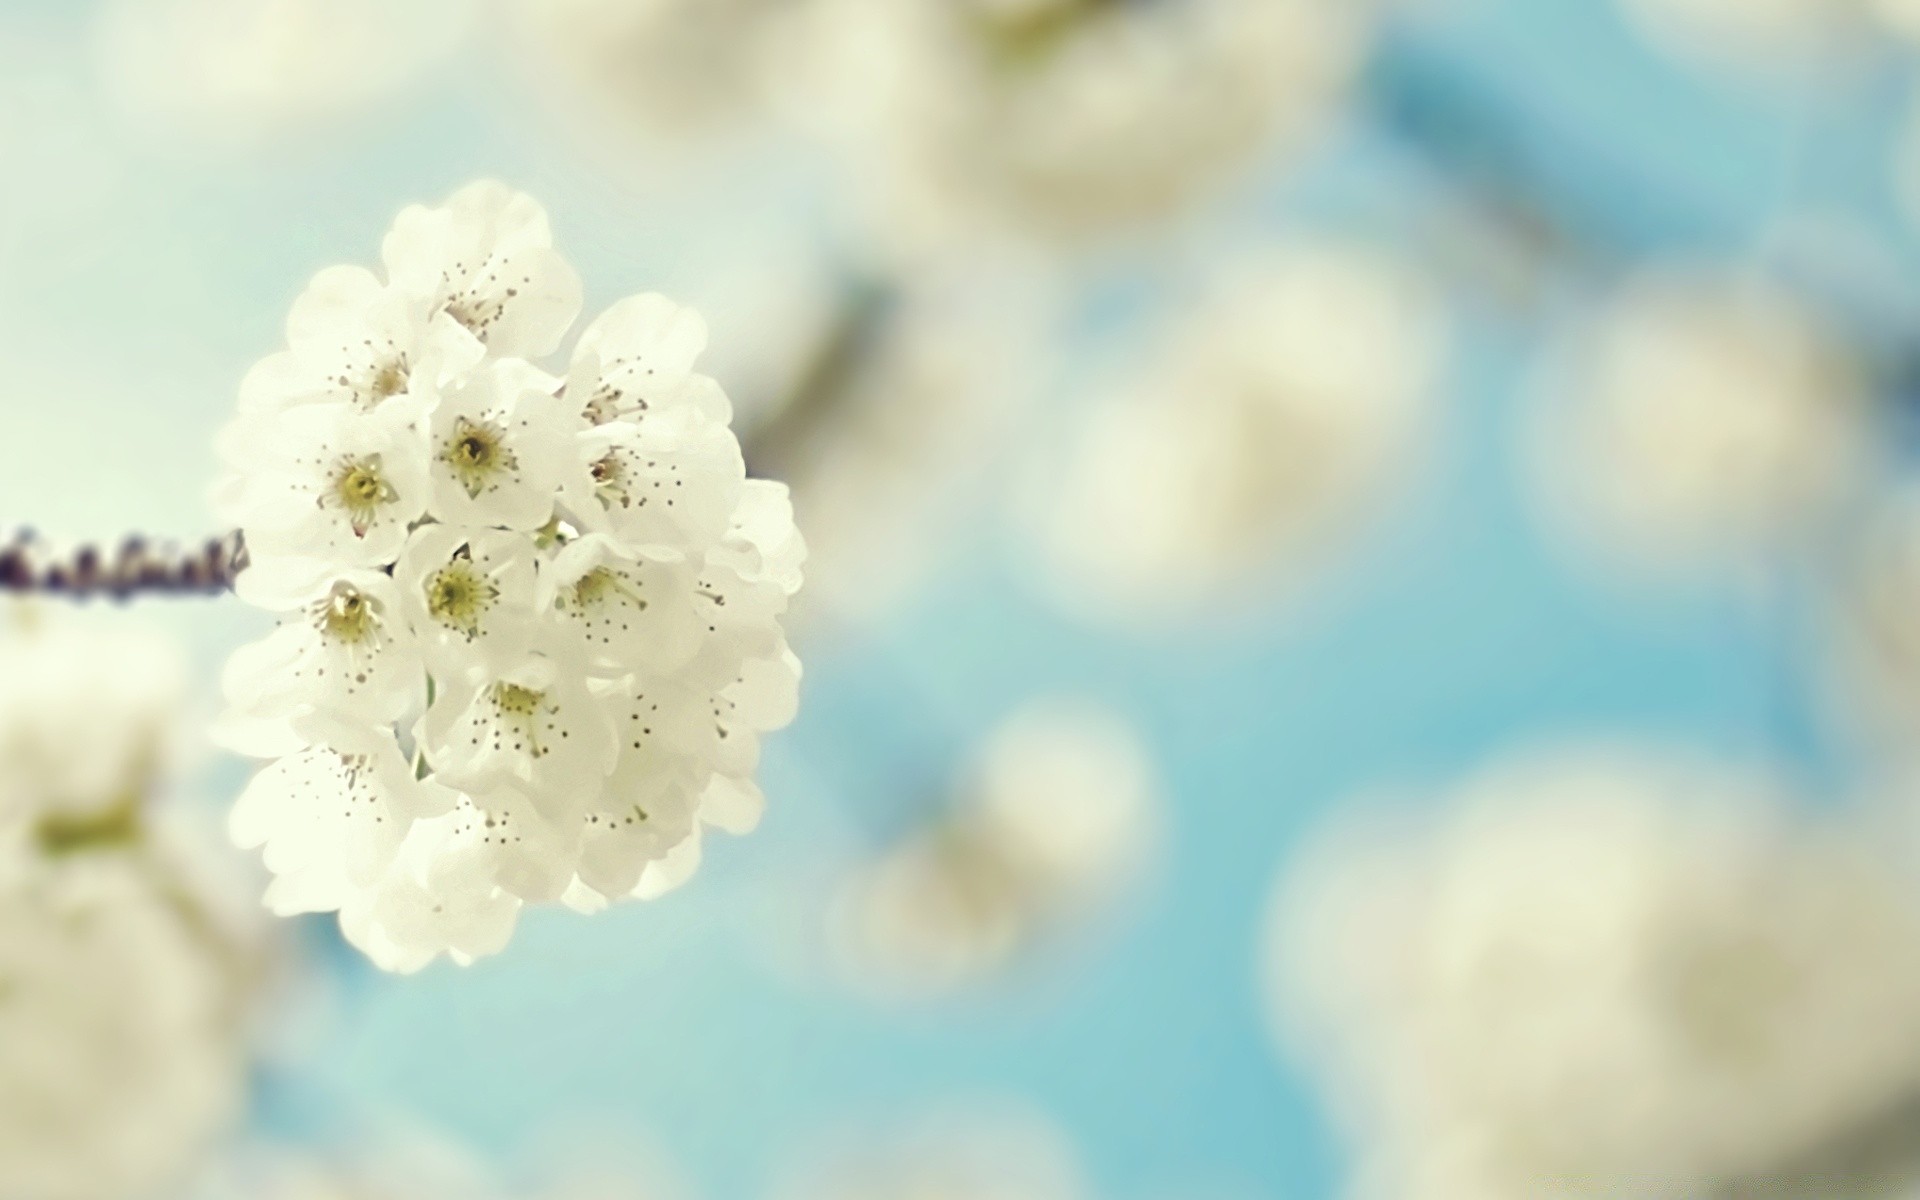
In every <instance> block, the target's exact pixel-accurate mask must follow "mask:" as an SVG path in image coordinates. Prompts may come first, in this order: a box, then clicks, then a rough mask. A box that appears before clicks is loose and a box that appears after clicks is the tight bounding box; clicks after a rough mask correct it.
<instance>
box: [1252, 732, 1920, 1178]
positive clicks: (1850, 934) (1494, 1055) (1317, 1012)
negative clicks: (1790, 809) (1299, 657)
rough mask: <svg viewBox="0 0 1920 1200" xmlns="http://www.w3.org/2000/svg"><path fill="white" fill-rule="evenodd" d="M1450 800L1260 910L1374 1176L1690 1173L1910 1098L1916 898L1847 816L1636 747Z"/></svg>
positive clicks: (1879, 1115)
mask: <svg viewBox="0 0 1920 1200" xmlns="http://www.w3.org/2000/svg"><path fill="white" fill-rule="evenodd" d="M1459 801H1460V802H1459V806H1458V810H1457V811H1456V812H1455V813H1454V814H1453V815H1451V816H1449V817H1448V818H1447V819H1446V820H1445V823H1444V824H1441V825H1440V826H1439V827H1438V828H1436V829H1432V830H1429V831H1427V832H1426V833H1425V834H1424V836H1421V835H1419V834H1418V832H1417V831H1418V829H1419V827H1418V826H1414V827H1413V829H1399V830H1398V831H1397V832H1395V827H1393V826H1388V827H1386V828H1385V829H1384V830H1373V831H1371V832H1370V831H1368V830H1367V829H1366V828H1365V827H1360V828H1349V829H1348V830H1347V831H1346V832H1344V833H1343V834H1341V835H1340V836H1338V837H1334V838H1330V839H1328V840H1327V841H1326V842H1325V844H1324V848H1323V849H1322V850H1320V851H1319V852H1318V853H1316V854H1313V855H1311V856H1310V857H1309V858H1308V859H1307V860H1306V861H1305V862H1303V863H1301V864H1297V865H1296V866H1295V867H1294V868H1293V869H1292V870H1291V871H1290V873H1289V878H1287V879H1285V880H1283V884H1284V885H1285V886H1284V887H1283V889H1282V892H1281V903H1280V905H1279V907H1278V908H1277V909H1276V918H1277V919H1276V922H1275V925H1274V933H1275V940H1274V942H1273V943H1272V947H1273V950H1274V959H1273V960H1272V966H1273V968H1274V974H1273V978H1274V981H1275V983H1276V985H1277V988H1278V991H1277V997H1278V998H1279V999H1280V1001H1281V1007H1282V1009H1283V1012H1284V1013H1285V1015H1286V1017H1287V1023H1286V1025H1285V1028H1286V1029H1287V1031H1288V1032H1289V1034H1291V1035H1293V1036H1294V1037H1296V1038H1297V1039H1298V1041H1297V1044H1298V1045H1299V1047H1300V1048H1301V1050H1302V1051H1303V1052H1304V1053H1307V1054H1309V1055H1311V1056H1312V1057H1313V1059H1314V1061H1315V1062H1316V1064H1317V1065H1319V1066H1320V1067H1321V1068H1322V1069H1323V1070H1324V1072H1325V1073H1326V1075H1327V1082H1328V1084H1329V1087H1330V1090H1331V1091H1332V1092H1333V1093H1334V1094H1335V1095H1336V1096H1338V1097H1339V1098H1340V1099H1341V1100H1343V1101H1345V1102H1347V1105H1348V1109H1347V1111H1346V1113H1345V1115H1347V1116H1348V1117H1349V1118H1350V1120H1351V1121H1352V1122H1353V1124H1354V1130H1353V1131H1354V1133H1355V1134H1356V1135H1357V1136H1358V1137H1359V1138H1360V1139H1361V1157H1362V1166H1363V1181H1364V1182H1368V1183H1371V1184H1372V1185H1375V1186H1377V1187H1379V1188H1380V1189H1381V1194H1407V1193H1408V1192H1409V1191H1412V1192H1419V1193H1422V1194H1443V1195H1444V1194H1457V1195H1462V1196H1466V1195H1472V1196H1481V1197H1502V1196H1513V1197H1523V1196H1524V1197H1532V1196H1540V1195H1559V1194H1568V1193H1569V1192H1572V1193H1575V1194H1582V1195H1586V1194H1591V1195H1609V1196H1611V1195H1658V1196H1666V1195H1694V1194H1701V1192H1703V1191H1712V1190H1713V1189H1716V1188H1723V1187H1726V1186H1728V1185H1730V1184H1732V1183H1734V1182H1737V1181H1740V1180H1744V1179H1747V1178H1750V1177H1758V1176H1767V1175H1771V1174H1775V1173H1778V1172H1781V1171H1783V1170H1787V1169H1790V1168H1792V1167H1793V1166H1794V1165H1795V1164H1796V1163H1798V1162H1799V1161H1801V1160H1802V1159H1804V1158H1805V1157H1807V1156H1809V1155H1816V1154H1818V1153H1820V1152H1822V1151H1824V1150H1826V1149H1829V1148H1831V1147H1833V1146H1834V1145H1835V1144H1836V1143H1839V1142H1844V1141H1846V1140H1847V1139H1849V1138H1851V1137H1852V1136H1854V1135H1855V1134H1857V1133H1859V1132H1861V1131H1863V1130H1864V1129H1866V1128H1869V1127H1871V1126H1873V1125H1874V1124H1876V1123H1877V1122H1878V1121H1880V1120H1881V1119H1883V1118H1886V1117H1887V1116H1889V1115H1891V1114H1892V1113H1893V1112H1894V1111H1895V1110H1896V1108H1897V1107H1898V1106H1899V1105H1901V1104H1904V1103H1906V1102H1908V1101H1910V1099H1911V1096H1912V1094H1913V1090H1914V1088H1915V1086H1916V1085H1917V1084H1920V1031H1916V1029H1915V1026H1914V1024H1913V1022H1912V1020H1911V1019H1910V1015H1911V1013H1912V1011H1913V1008H1914V1005H1915V1004H1916V1002H1920V908H1916V906H1915V901H1914V899H1913V897H1912V896H1911V895H1910V889H1909V886H1908V884H1907V882H1906V880H1905V879H1903V878H1902V877H1901V876H1900V874H1899V873H1898V871H1897V870H1896V869H1895V868H1894V865H1893V863H1892V862H1891V860H1890V859H1889V858H1886V857H1883V856H1882V855H1881V853H1880V852H1879V850H1878V848H1877V847H1875V846H1873V845H1871V844H1869V842H1868V841H1867V839H1865V838H1864V837H1862V836H1860V835H1859V831H1848V830H1846V829H1844V828H1841V827H1839V826H1838V825H1837V823H1819V822H1814V821H1810V820H1805V821H1803V820H1796V819H1794V818H1791V817H1789V816H1788V815H1787V814H1786V813H1785V811H1784V810H1783V809H1781V808H1780V807H1778V806H1776V804H1775V803H1774V792H1773V789H1772V788H1771V787H1770V786H1769V785H1768V784H1767V783H1766V782H1765V780H1764V779H1762V778H1761V777H1758V776H1753V775H1748V774H1744V773H1740V772H1737V771H1734V770H1731V769H1728V768H1717V767H1713V766H1710V765H1705V764H1700V763H1696V762H1691V761H1688V760H1685V759H1680V758H1675V757H1671V756H1664V755H1660V754H1657V753H1649V752H1645V751H1640V752H1634V753H1620V752H1617V751H1615V752H1608V751H1605V750H1601V749H1589V750H1583V751H1563V752H1559V753H1556V754H1550V755H1545V756H1536V757H1533V758H1529V759H1523V760H1521V761H1518V762H1514V763H1510V764H1506V765H1503V766H1501V767H1499V768H1497V769H1494V770H1491V771H1489V772H1487V773H1486V774H1484V775H1482V776H1481V777H1479V778H1477V779H1475V780H1474V781H1473V782H1472V783H1470V784H1469V785H1468V787H1467V788H1466V789H1465V790H1464V793H1463V794H1462V795H1461V796H1460V798H1459ZM1363 1191H1364V1189H1363Z"/></svg>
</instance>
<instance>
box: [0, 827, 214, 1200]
mask: <svg viewBox="0 0 1920 1200" xmlns="http://www.w3.org/2000/svg"><path fill="white" fill-rule="evenodd" d="M235 966H236V962H235V959H234V958H233V954H232V946H231V944H229V943H228V942H226V941H225V940H224V937H223V934H221V933H220V931H218V930H217V929H216V928H215V927H213V926H212V925H210V924H209V923H208V918H207V915H206V913H205V912H203V911H201V910H199V909H197V908H196V907H195V905H194V902H193V901H192V899H191V898H190V894H189V893H188V892H186V891H185V890H183V889H181V888H180V887H178V886H177V885H174V884H171V883H168V882H166V881H164V880H162V879H159V878H157V877H156V872H155V871H154V870H153V869H152V866H151V864H149V863H148V862H146V861H145V860H143V859H142V858H141V857H140V856H137V855H135V854H132V853H130V852H126V851H122V850H103V851H94V852H87V853H76V854H73V855H71V856H68V857H66V858H63V859H61V860H59V861H51V862H50V861H46V860H32V861H28V862H24V863H23V862H20V861H10V862H8V864H7V865H6V868H5V870H4V871H0V979H4V980H5V985H6V986H5V989H4V992H3V993H0V1194H4V1195H7V1196H20V1197H33V1198H34V1200H143V1198H146V1197H150V1196H154V1195H157V1194H160V1193H161V1192H162V1191H163V1189H164V1188H165V1187H166V1186H167V1185H169V1184H171V1183H173V1182H176V1181H178V1180H179V1179H181V1178H183V1177H184V1176H185V1175H186V1174H187V1173H188V1172H189V1171H191V1170H192V1169H193V1168H194V1166H195V1165H196V1163H197V1160H198V1159H199V1157H200V1155H202V1154H203V1153H205V1152H206V1151H207V1149H208V1148H209V1147H210V1145H211V1144H212V1143H213V1141H214V1140H215V1139H216V1138H217V1136H218V1135H219V1134H220V1133H221V1132H223V1130H224V1129H225V1127H226V1126H227V1124H228V1123H229V1122H231V1121H232V1120H234V1119H235V1118H236V1117H237V1115H238V1113H239V1110H240V1107H241V1103H242V1098H243V1086H244V1081H245V1056H244V1048H245V1038H244V1036H243V1034H242V1031H241V1021H242V1018H243V1015H244V1014H243V1012H242V1011H241V996H242V992H241V988H240V986H239V984H240V979H239V977H238V976H237V974H236V971H235Z"/></svg>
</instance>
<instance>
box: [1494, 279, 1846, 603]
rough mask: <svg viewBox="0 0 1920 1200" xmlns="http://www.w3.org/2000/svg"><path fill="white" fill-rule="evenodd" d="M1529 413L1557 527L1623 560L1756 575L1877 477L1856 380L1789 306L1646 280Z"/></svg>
mask: <svg viewBox="0 0 1920 1200" xmlns="http://www.w3.org/2000/svg"><path fill="white" fill-rule="evenodd" d="M1543 390H1544V393H1545V394H1543V395H1542V396H1540V397H1539V398H1538V400H1539V403H1538V405H1537V407H1536V408H1535V410H1534V411H1533V412H1532V413H1531V414H1530V419H1531V420H1532V421H1533V425H1532V428H1531V429H1530V431H1529V432H1530V439H1529V440H1530V443H1531V445H1530V453H1531V456H1532V468H1533V473H1534V476H1535V479H1536V482H1537V485H1538V490H1539V492H1540V495H1541V497H1542V500H1543V502H1544V504H1545V509H1546V514H1547V516H1548V518H1549V519H1550V520H1552V521H1555V522H1557V523H1558V524H1559V525H1560V526H1561V527H1562V528H1563V529H1564V530H1565V531H1566V532H1567V533H1568V534H1569V536H1570V537H1571V539H1572V541H1573V544H1575V545H1576V546H1579V547H1581V548H1583V549H1586V550H1595V549H1597V550H1599V551H1600V552H1601V553H1602V554H1603V555H1606V556H1611V557H1613V558H1616V559H1619V560H1620V561H1622V562H1625V563H1629V564H1635V565H1648V566H1657V567H1661V568H1666V569H1673V568H1682V569H1698V568H1701V567H1707V566H1727V565H1732V564H1739V563H1743V562H1746V561H1750V560H1752V559H1753V558H1755V557H1757V556H1759V555H1762V554H1764V553H1766V552H1768V551H1777V550H1779V549H1782V548H1784V547H1785V546H1787V545H1790V544H1791V543H1792V542H1793V541H1794V540H1795V539H1796V538H1798V537H1802V536H1804V535H1806V534H1808V533H1809V532H1811V531H1814V530H1817V529H1818V528H1819V525H1820V523H1821V521H1822V520H1823V518H1827V517H1830V516H1831V515H1832V514H1833V513H1834V512H1835V510H1836V508H1837V507H1838V506H1839V505H1841V504H1842V503H1843V502H1844V501H1845V500H1847V499H1848V498H1849V497H1850V496H1851V495H1852V494H1853V493H1854V492H1856V491H1857V490H1858V489H1859V481H1860V479H1861V478H1862V477H1863V475H1864V474H1865V468H1866V467H1867V466H1868V465H1869V463H1870V462H1871V456H1870V441H1869V428H1868V419H1869V416H1870V413H1869V410H1868V396H1867V393H1866V389H1865V380H1864V378H1863V369H1862V367H1861V365H1860V364H1859V363H1858V362H1857V361H1856V360H1855V359H1854V358H1853V356H1852V355H1851V353H1850V351H1849V348H1848V347H1847V346H1846V345H1845V344H1844V343H1843V342H1841V341H1840V340H1839V339H1838V338H1837V337H1836V336H1835V335H1834V334H1833V333H1832V332H1831V331H1830V330H1828V329H1827V328H1826V327H1825V326H1824V325H1823V324H1822V322H1821V321H1820V320H1819V318H1818V317H1817V316H1816V315H1815V314H1813V313H1812V312H1809V311H1808V310H1807V309H1806V308H1805V307H1804V306H1803V305H1801V304H1800V303H1799V302H1798V301H1797V300H1795V298H1794V297H1792V296H1791V295H1789V294H1786V293H1784V292H1782V291H1779V290H1777V289H1774V288H1771V287H1769V286H1767V285H1765V284H1762V283H1759V282H1756V281H1752V280H1749V279H1745V278H1742V277H1737V276H1727V275H1722V274H1718V273H1714V272H1711V271H1705V270H1699V269H1686V268H1677V267H1664V268H1649V269H1648V270H1647V271H1645V272H1644V273H1643V274H1641V275H1639V276H1637V277H1634V278H1632V279H1630V280H1629V281H1628V282H1627V283H1626V284H1625V285H1623V286H1622V287H1621V288H1620V289H1619V291H1618V292H1617V293H1615V294H1614V295H1612V296H1610V297H1608V298H1607V300H1606V301H1605V303H1604V304H1603V305H1602V306H1601V307H1600V308H1599V310H1598V311H1597V312H1595V313H1594V314H1593V315H1592V317H1591V319H1590V320H1589V321H1587V322H1586V323H1585V324H1584V325H1583V326H1581V327H1580V328H1578V329H1576V330H1575V331H1573V333H1572V334H1571V335H1570V336H1569V337H1568V338H1567V339H1566V344H1565V345H1563V346H1562V347H1560V348H1559V350H1558V351H1557V355H1556V357H1555V358H1554V359H1553V360H1552V361H1551V363H1550V364H1549V366H1548V369H1547V375H1546V382H1545V387H1544V389H1543Z"/></svg>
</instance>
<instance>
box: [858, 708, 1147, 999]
mask: <svg viewBox="0 0 1920 1200" xmlns="http://www.w3.org/2000/svg"><path fill="white" fill-rule="evenodd" d="M1156 824H1157V813H1156V804H1155V798H1154V783H1153V770H1152V767H1151V764H1150V763H1149V762H1148V760H1147V758H1146V754H1145V751H1144V750H1143V749H1142V747H1141V746H1140V745H1139V743H1138V741H1137V739H1136V738H1135V736H1134V735H1133V733H1132V732H1131V731H1130V730H1129V729H1128V728H1127V726H1126V725H1125V724H1124V723H1122V722H1121V721H1120V720H1119V719H1118V718H1117V717H1115V716H1113V715H1112V714H1110V713H1108V712H1105V711H1104V710H1102V709H1100V708H1098V707H1095V706H1091V705H1088V704H1085V703H1069V702H1063V701H1051V702H1035V703H1033V704H1030V705H1029V706H1027V707H1025V708H1023V709H1021V710H1019V711H1017V712H1015V713H1014V714H1013V715H1011V716H1009V717H1008V718H1007V719H1006V720H1005V721H1004V722H1003V723H1002V724H1001V725H1000V726H999V728H997V729H996V730H994V732H993V734H992V736H991V737H990V738H989V740H988V742H987V744H986V745H985V746H984V747H983V748H982V750H981V752H980V754H979V756H978V759H977V761H976V762H975V763H974V764H973V768H972V770H971V772H970V773H969V775H968V776H967V777H966V778H965V779H963V780H962V781H961V784H960V792H959V796H958V803H956V804H955V805H954V806H953V807H952V808H951V810H950V811H948V812H946V813H945V814H943V816H942V817H941V818H940V819H939V820H938V821H937V822H935V823H933V824H932V825H930V826H929V827H928V828H927V829H925V830H923V831H921V832H920V833H918V834H916V835H914V836H912V837H910V838H908V839H906V840H905V841H903V842H902V843H900V844H899V845H896V846H893V847H890V848H888V849H887V850H885V851H883V852H882V853H881V854H880V855H879V856H877V857H876V858H875V859H874V860H873V861H872V862H871V863H869V864H866V865H865V866H863V867H862V868H860V869H859V870H858V871H856V873H855V874H854V876H853V878H852V879H851V880H850V881H849V883H848V885H847V886H846V888H845V889H844V891H843V893H842V895H841V896H840V898H839V901H838V905H837V914H836V926H837V928H836V931H835V932H836V935H837V940H838V943H839V949H840V952H841V954H842V957H843V959H844V961H845V965H846V966H847V967H848V968H850V969H851V970H852V971H853V973H854V975H855V978H856V981H857V982H860V983H862V984H866V985H871V986H873V987H875V988H877V989H879V990H882V991H889V992H898V991H905V992H928V991H939V990H943V989H947V988H951V987H955V986H958V985H961V984H965V983H970V982H974V981H976V980H978V979H979V978H981V977H983V976H986V975H988V974H990V973H992V972H994V971H998V970H1002V969H1005V968H1006V967H1007V966H1008V965H1010V963H1011V962H1012V960H1014V959H1016V958H1017V957H1019V956H1021V955H1023V954H1024V953H1026V952H1029V951H1031V950H1032V949H1033V948H1034V946H1035V945H1036V944H1039V943H1040V942H1042V941H1043V940H1045V939H1047V938H1050V937H1056V936H1058V935H1059V934H1060V932H1061V931H1062V930H1063V929H1070V928H1072V927H1074V926H1075V925H1079V924H1085V923H1088V922H1091V921H1095V920H1097V919H1098V918H1100V917H1101V916H1103V915H1105V911H1106V910H1107V909H1109V908H1110V907H1112V906H1113V905H1114V904H1115V903H1116V902H1117V901H1118V900H1119V899H1120V898H1121V897H1122V896H1123V895H1124V894H1125V892H1126V890H1127V888H1128V885H1130V884H1132V883H1133V882H1135V881H1136V880H1137V878H1138V877H1139V875H1140V874H1141V872H1142V870H1143V869H1144V868H1145V866H1146V865H1147V863H1148V862H1149V860H1150V857H1151V850H1152V835H1153V832H1154V828H1155V826H1156Z"/></svg>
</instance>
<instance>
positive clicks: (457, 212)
mask: <svg viewBox="0 0 1920 1200" xmlns="http://www.w3.org/2000/svg"><path fill="white" fill-rule="evenodd" d="M380 254H381V258H382V260H383V261H384V262H385V263H386V267H387V274H388V276H389V278H390V279H391V280H392V281H393V284H394V286H395V287H397V288H400V289H401V290H403V291H406V292H409V293H411V294H414V295H418V296H422V297H424V298H426V300H427V301H428V302H429V306H430V311H432V312H435V313H445V314H447V315H448V316H450V317H452V318H453V319H454V320H455V321H457V322H458V323H459V324H460V326H461V327H462V328H464V329H465V330H466V331H467V332H468V333H471V334H472V335H473V336H474V337H476V338H478V339H479V340H480V341H482V342H484V343H485V344H486V347H487V349H488V350H489V351H490V352H491V353H493V354H497V355H524V356H527V357H531V358H538V357H540V356H542V355H545V354H549V353H551V352H552V351H553V349H554V348H555V347H556V346H558V345H559V344H560V339H561V338H562V337H564V336H566V332H567V328H568V327H569V326H570V325H572V324H573V321H574V318H575V317H578V316H579V315H580V277H579V276H578V275H576V274H575V273H574V270H573V267H572V266H571V265H569V264H568V262H567V260H566V259H564V258H562V257H561V256H560V254H559V252H558V251H556V250H555V249H554V248H553V231H552V229H551V228H550V227H549V225H548V223H547V214H546V211H545V210H544V209H542V208H541V207H540V206H539V205H538V204H536V203H535V202H534V201H533V200H532V199H531V198H529V197H527V196H523V195H521V194H519V193H517V192H514V191H512V190H510V189H508V188H506V187H503V186H501V185H500V184H497V183H475V184H469V185H468V186H467V187H464V188H462V189H461V190H460V191H458V192H455V193H454V195H453V197H452V198H451V199H450V200H448V201H447V203H446V204H445V205H443V206H441V207H439V208H427V207H424V206H422V205H414V206H413V207H411V208H408V209H406V210H405V211H403V212H402V213H401V214H400V215H399V216H398V217H397V218H395V219H394V222H393V230H392V231H391V232H390V233H388V234H387V238H386V241H385V243H383V244H382V246H381V251H380Z"/></svg>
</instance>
